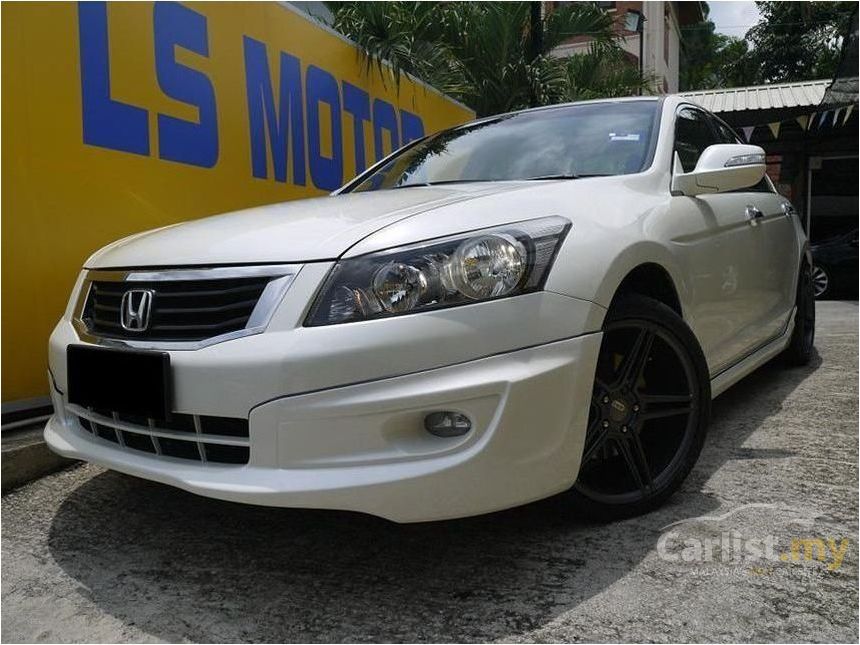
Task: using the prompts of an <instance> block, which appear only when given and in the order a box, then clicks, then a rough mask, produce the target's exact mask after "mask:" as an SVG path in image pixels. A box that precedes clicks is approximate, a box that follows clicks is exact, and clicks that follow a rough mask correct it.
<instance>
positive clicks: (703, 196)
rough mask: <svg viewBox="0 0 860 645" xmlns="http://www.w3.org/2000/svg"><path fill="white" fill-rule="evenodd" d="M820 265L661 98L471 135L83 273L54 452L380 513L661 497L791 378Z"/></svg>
mask: <svg viewBox="0 0 860 645" xmlns="http://www.w3.org/2000/svg"><path fill="white" fill-rule="evenodd" d="M814 326H815V312H814V301H813V296H812V285H811V282H810V257H809V253H808V250H807V240H806V236H805V234H804V231H803V229H802V227H801V223H800V221H799V219H798V217H797V215H796V214H795V211H794V209H793V208H792V206H791V204H790V203H789V202H788V200H786V199H785V198H783V197H781V196H780V195H779V194H777V192H776V191H775V190H774V187H773V184H772V183H771V181H770V179H769V178H768V177H767V175H766V174H765V157H764V152H763V151H762V149H761V148H758V147H755V146H750V145H743V144H741V143H740V142H739V141H738V139H737V137H736V136H735V134H734V133H733V131H732V130H731V128H729V127H728V126H727V125H726V124H725V123H723V122H722V121H720V120H719V119H717V118H716V117H715V116H713V115H712V114H710V113H708V112H705V111H703V110H702V109H700V108H698V107H696V106H695V105H692V104H688V103H686V102H684V101H683V100H682V99H679V98H676V97H668V98H659V99H658V98H640V99H626V100H605V101H596V102H586V103H576V104H570V105H561V106H553V107H546V108H539V109H533V110H526V111H522V112H516V113H512V114H505V115H501V116H496V117H491V118H485V119H481V120H478V121H475V122H472V123H468V124H466V125H462V126H459V127H455V128H452V129H450V130H446V131H443V132H440V133H438V134H435V135H432V136H429V137H427V138H425V139H423V140H421V141H418V142H414V143H412V144H410V145H408V146H406V147H404V148H402V149H401V150H399V151H397V152H395V153H394V154H392V155H391V156H389V157H388V158H386V159H383V160H382V161H381V162H379V163H378V164H377V165H375V166H374V167H372V168H370V169H369V170H367V171H366V172H365V173H363V174H362V175H360V176H359V177H357V178H356V179H355V180H353V181H352V182H350V183H349V184H347V185H346V186H344V187H343V188H342V189H340V190H339V191H337V192H336V193H335V194H333V195H331V196H327V197H321V198H317V199H307V200H302V201H294V202H290V203H284V204H274V205H270V206H264V207H259V208H253V209H250V210H246V211H242V212H238V213H230V214H226V215H220V216H216V217H211V218H208V219H203V220H197V221H192V222H188V223H185V224H180V225H177V226H169V227H166V228H162V229H158V230H155V231H150V232H146V233H141V234H139V235H134V236H132V237H129V238H127V239H124V240H121V241H119V242H116V243H114V244H111V245H109V246H107V247H105V248H104V249H102V250H100V251H98V252H97V253H95V254H94V255H93V256H92V257H91V258H89V260H87V262H86V264H85V266H84V269H83V271H82V272H81V274H80V277H79V278H78V281H77V284H76V286H75V288H74V291H73V293H72V296H71V300H70V302H69V305H68V309H67V311H66V312H65V315H64V316H63V318H62V320H60V322H59V324H58V325H57V327H56V329H55V330H54V332H53V334H52V336H51V339H50V363H49V367H50V379H51V389H52V392H53V402H54V407H55V413H54V416H53V417H52V418H51V419H50V421H49V422H48V425H47V427H46V429H45V438H46V440H47V442H48V444H49V445H50V446H51V448H52V449H53V450H54V451H56V452H57V453H59V454H61V455H65V456H67V457H73V458H77V459H83V460H86V461H90V462H93V463H96V464H100V465H102V466H105V467H107V468H111V469H114V470H117V471H120V472H123V473H127V474H130V475H134V476H137V477H142V478H145V479H151V480H155V481H159V482H163V483H165V484H170V485H173V486H177V487H179V488H183V489H185V490H188V491H192V492H194V493H199V494H201V495H207V496H211V497H216V498H221V499H226V500H233V501H237V502H248V503H253V504H265V505H272V506H290V507H312V508H329V509H349V510H353V511H362V512H366V513H372V514H374V515H379V516H382V517H385V518H389V519H391V520H395V521H398V522H413V521H424V520H437V519H444V518H453V517H461V516H467V515H473V514H478V513H485V512H488V511H494V510H497V509H503V508H507V507H511V506H515V505H518V504H523V503H526V502H529V501H532V500H537V499H540V498H543V497H547V496H549V495H553V494H556V493H562V492H565V494H566V495H567V496H568V498H569V500H570V503H571V504H573V505H575V507H576V508H577V509H579V510H580V511H581V512H582V513H588V514H591V515H599V516H602V517H622V516H626V515H631V514H634V513H640V512H643V511H646V510H648V509H651V508H653V507H655V506H656V505H657V504H659V503H661V502H662V501H663V500H665V499H666V498H667V497H668V496H669V495H670V494H671V493H672V492H673V491H674V490H675V489H677V488H678V486H679V485H680V484H681V482H682V481H683V479H684V477H685V476H686V475H687V473H688V472H689V471H690V469H691V468H692V467H693V464H694V463H695V461H696V459H697V457H698V454H699V452H700V450H701V448H702V444H703V441H704V438H705V432H706V428H707V424H708V416H709V411H710V406H711V399H712V397H714V396H717V395H719V394H720V393H721V392H723V391H724V390H725V389H726V388H728V387H729V386H731V385H732V384H733V383H735V382H736V381H738V380H739V379H740V378H742V377H743V376H744V375H746V374H748V373H749V372H750V371H751V370H754V369H755V368H757V367H758V366H760V365H761V364H762V363H764V362H765V361H768V360H769V359H771V358H774V357H776V356H777V355H778V354H781V355H782V356H781V359H782V360H783V361H784V362H786V363H789V364H802V363H804V362H806V361H808V360H809V358H810V355H811V353H812V351H813V350H812V342H813V335H814Z"/></svg>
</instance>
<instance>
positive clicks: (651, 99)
mask: <svg viewBox="0 0 860 645" xmlns="http://www.w3.org/2000/svg"><path fill="white" fill-rule="evenodd" d="M666 98H667V96H666V95H663V96H624V97H617V98H602V99H589V100H587V101H570V102H568V103H554V104H552V105H540V106H538V107H532V108H525V109H523V110H512V111H511V112H500V113H499V114H492V115H490V116H483V117H480V118H478V119H475V120H473V121H468V122H466V123H463V124H461V125H459V126H455V127H454V128H451V129H452V130H456V129H458V128H462V127H464V126H472V125H475V124H478V123H483V122H484V121H490V120H492V119H498V118H499V117H503V116H514V115H517V114H532V113H535V112H547V111H550V110H559V109H564V108H570V107H575V106H578V105H594V104H599V103H636V102H641V103H662V102H663V101H664V100H665V99H666ZM673 98H675V97H674V96H673Z"/></svg>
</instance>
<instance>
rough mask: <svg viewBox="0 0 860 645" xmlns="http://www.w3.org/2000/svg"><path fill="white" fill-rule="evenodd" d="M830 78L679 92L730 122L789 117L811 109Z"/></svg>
mask: <svg viewBox="0 0 860 645" xmlns="http://www.w3.org/2000/svg"><path fill="white" fill-rule="evenodd" d="M830 83H831V81H830V79H823V80H818V81H801V82H798V83H779V84H773V85H753V86H750V87H730V88H725V89H720V90H707V91H702V92H684V93H682V94H680V96H682V97H684V98H686V99H688V100H689V101H691V102H692V103H696V104H698V105H701V106H702V107H703V108H705V109H706V110H710V111H711V112H713V113H715V114H719V115H720V116H721V117H722V118H724V119H725V120H726V121H728V122H729V123H730V124H732V125H744V124H750V125H751V124H753V123H762V122H764V121H770V120H779V119H788V118H791V117H794V116H800V115H801V114H809V113H810V112H814V111H815V108H817V107H818V106H819V105H820V103H821V101H822V99H823V98H824V93H825V92H826V90H827V88H828V86H829V85H830Z"/></svg>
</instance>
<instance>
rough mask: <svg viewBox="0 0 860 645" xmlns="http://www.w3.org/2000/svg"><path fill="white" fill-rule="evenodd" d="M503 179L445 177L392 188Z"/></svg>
mask: <svg viewBox="0 0 860 645" xmlns="http://www.w3.org/2000/svg"><path fill="white" fill-rule="evenodd" d="M490 181H501V180H499V179H444V180H441V181H415V182H412V183H409V184H399V185H397V186H392V188H414V187H415V186H441V185H444V184H474V183H480V182H490Z"/></svg>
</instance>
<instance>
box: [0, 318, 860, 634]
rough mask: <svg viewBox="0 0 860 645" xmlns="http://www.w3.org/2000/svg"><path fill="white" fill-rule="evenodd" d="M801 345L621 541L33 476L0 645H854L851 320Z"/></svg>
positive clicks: (507, 524)
mask: <svg viewBox="0 0 860 645" xmlns="http://www.w3.org/2000/svg"><path fill="white" fill-rule="evenodd" d="M818 329H819V332H818V340H817V347H818V352H819V356H818V357H817V358H816V359H815V360H814V362H813V363H812V365H810V366H809V367H806V368H801V369H794V370H783V369H780V368H778V367H776V366H767V367H765V368H763V369H762V370H759V372H757V373H756V374H753V375H752V376H750V377H748V378H747V379H745V380H744V381H743V382H742V383H740V384H739V385H737V386H735V387H734V388H732V390H730V391H729V392H727V393H726V394H725V395H723V396H722V397H721V398H719V399H718V400H717V401H716V402H715V407H714V418H713V425H712V430H711V433H710V436H709V438H708V441H707V443H706V446H705V449H704V452H703V454H702V457H701V459H700V461H699V464H698V465H697V466H696V468H695V469H694V471H693V473H692V475H691V476H690V477H689V479H688V480H687V482H686V483H685V485H684V487H683V489H682V490H681V492H680V493H679V494H677V495H675V497H673V498H672V500H671V501H670V503H669V504H668V505H667V506H666V507H664V508H662V509H660V510H659V511H656V512H654V513H652V514H650V515H647V516H644V517H640V518H636V519H632V520H628V521H625V522H618V523H614V524H605V525H600V524H588V523H584V522H582V521H580V520H578V519H577V518H576V517H575V516H574V515H573V514H571V513H570V512H569V510H568V509H567V507H566V506H565V504H564V502H563V500H561V499H558V498H556V499H551V500H547V501H544V502H540V503H537V504H532V505H530V506H528V507H524V508H520V509H515V510H511V511H506V512H503V513H497V514H494V515H490V516H485V517H480V518H474V519H469V520H462V521H451V522H444V523H436V524H425V525H411V526H398V525H395V524H390V523H388V522H385V521H383V520H378V519H375V518H372V517H365V516H361V515H356V514H349V513H335V512H323V511H295V510H286V509H269V508H254V507H245V506H240V505H234V504H230V503H225V502H218V501H212V500H208V499H203V498H200V497H195V496H193V495H190V494H187V493H183V492H181V491H178V490H174V489H171V488H168V487H166V486H161V485H158V484H152V483H148V482H144V481H139V480H135V479H132V478H130V477H125V476H122V475H118V474H114V473H111V472H107V471H105V470H103V469H100V468H96V467H92V466H81V467H75V468H72V469H70V470H67V471H64V472H61V473H58V474H55V475H52V476H49V477H46V478H44V479H42V480H40V481H37V482H35V483H33V484H31V485H29V486H26V487H24V488H22V489H19V490H18V491H15V492H13V493H11V494H9V495H6V496H5V497H4V498H3V501H2V520H3V524H2V536H3V541H2V555H3V560H2V639H3V641H4V642H12V641H96V642H98V641H104V642H117V641H119V642H123V641H158V640H163V641H203V642H207V641H208V642H213V641H486V640H501V641H665V640H672V641H737V640H740V641H750V640H751V641H844V642H849V641H850V642H855V643H856V642H857V639H858V632H857V625H858V610H857V606H858V605H857V603H858V597H857V588H858V587H857V585H858V579H857V566H858V551H857V526H858V525H857V518H858V515H857V500H858V490H857V481H858V472H857V464H858V456H857V445H858V444H857V441H858V436H857V430H858V417H857V403H858V399H857V352H858V338H857V330H858V318H857V304H856V303H837V302H833V303H821V304H820V306H819V327H818ZM702 516H704V517H702ZM691 518H698V519H691ZM682 520H690V521H683V522H681V521H682ZM676 522H681V523H679V524H674V525H673V526H668V525H671V524H673V523H676Z"/></svg>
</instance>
